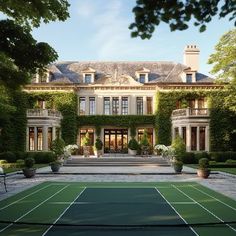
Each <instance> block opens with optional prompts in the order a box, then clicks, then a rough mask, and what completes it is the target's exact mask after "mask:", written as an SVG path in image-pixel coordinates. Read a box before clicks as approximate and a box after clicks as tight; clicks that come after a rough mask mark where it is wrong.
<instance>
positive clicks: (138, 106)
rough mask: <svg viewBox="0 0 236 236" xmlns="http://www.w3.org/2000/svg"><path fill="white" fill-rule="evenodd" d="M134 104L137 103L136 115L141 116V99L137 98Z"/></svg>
mask: <svg viewBox="0 0 236 236" xmlns="http://www.w3.org/2000/svg"><path fill="white" fill-rule="evenodd" d="M136 103H137V114H138V115H142V114H143V98H142V97H137V100H136Z"/></svg>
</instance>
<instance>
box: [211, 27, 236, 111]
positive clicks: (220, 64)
mask: <svg viewBox="0 0 236 236" xmlns="http://www.w3.org/2000/svg"><path fill="white" fill-rule="evenodd" d="M208 63H209V64H213V68H212V70H211V73H212V74H215V75H216V76H217V79H218V81H220V82H228V83H229V84H228V86H226V89H227V90H228V96H226V97H225V106H226V107H227V108H229V109H230V110H231V111H234V112H236V99H235V98H236V29H233V30H230V31H229V32H227V33H225V34H224V35H223V36H222V37H221V38H220V40H219V42H218V43H217V45H216V46H215V52H214V53H213V54H212V55H210V58H209V60H208Z"/></svg>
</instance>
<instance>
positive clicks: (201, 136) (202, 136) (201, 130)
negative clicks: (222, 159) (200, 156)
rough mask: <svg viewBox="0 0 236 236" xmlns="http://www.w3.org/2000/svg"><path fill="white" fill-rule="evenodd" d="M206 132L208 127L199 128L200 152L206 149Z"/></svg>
mask: <svg viewBox="0 0 236 236" xmlns="http://www.w3.org/2000/svg"><path fill="white" fill-rule="evenodd" d="M205 132H206V127H200V128H199V149H200V151H204V150H205V149H206V147H205V141H206V138H205Z"/></svg>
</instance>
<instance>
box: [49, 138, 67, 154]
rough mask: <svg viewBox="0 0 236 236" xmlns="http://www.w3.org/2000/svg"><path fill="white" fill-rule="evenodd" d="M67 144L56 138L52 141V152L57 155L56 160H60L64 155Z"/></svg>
mask: <svg viewBox="0 0 236 236" xmlns="http://www.w3.org/2000/svg"><path fill="white" fill-rule="evenodd" d="M64 148H65V142H64V140H63V139H61V138H56V139H55V140H53V141H52V146H51V150H52V151H53V153H54V154H55V155H56V158H59V157H60V156H62V154H63V153H64Z"/></svg>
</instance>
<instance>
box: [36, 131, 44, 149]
mask: <svg viewBox="0 0 236 236" xmlns="http://www.w3.org/2000/svg"><path fill="white" fill-rule="evenodd" d="M37 150H38V151H42V150H43V128H42V127H37Z"/></svg>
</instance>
